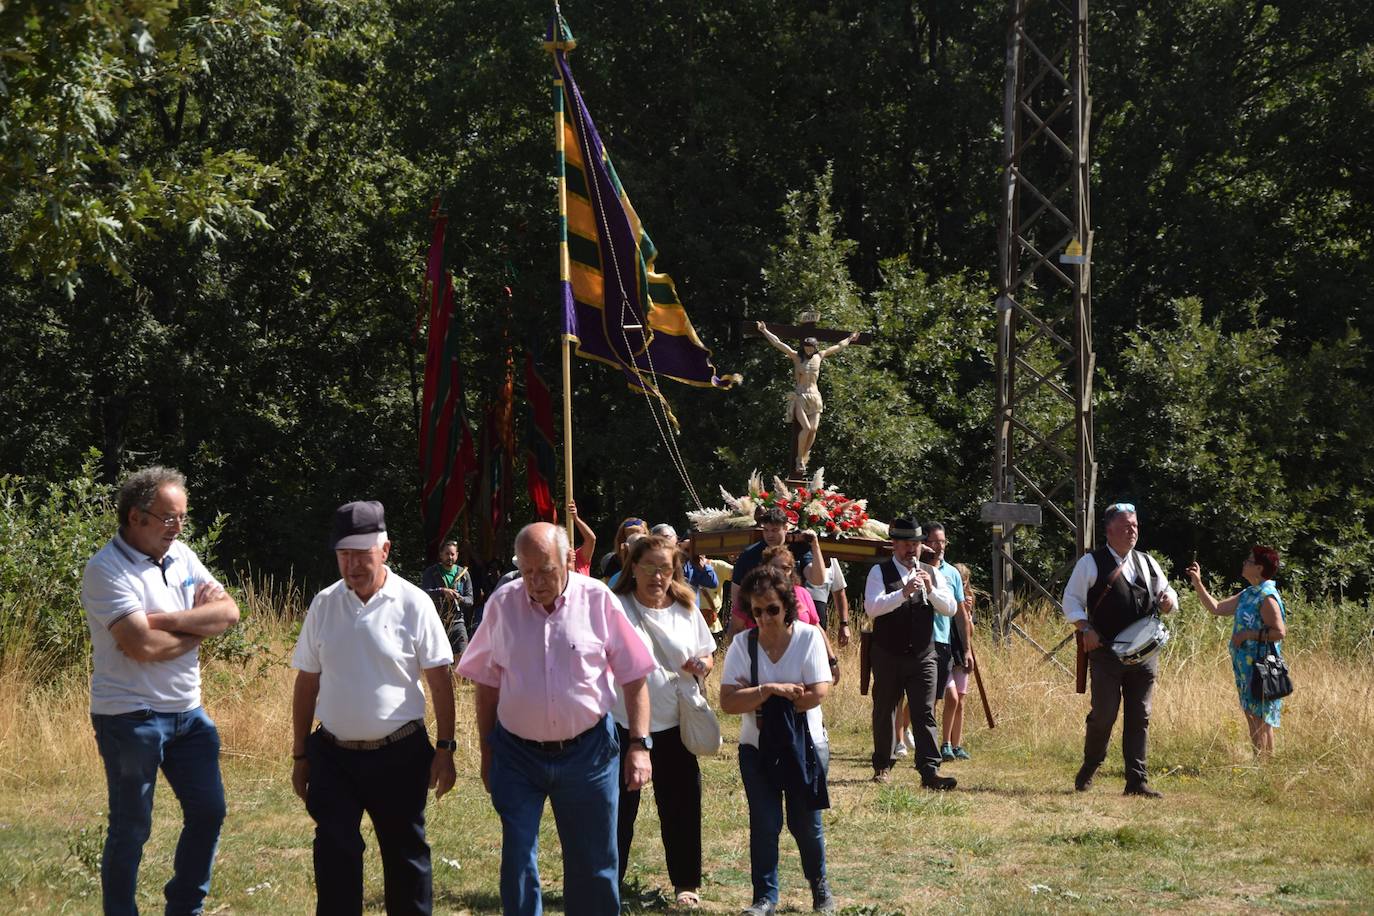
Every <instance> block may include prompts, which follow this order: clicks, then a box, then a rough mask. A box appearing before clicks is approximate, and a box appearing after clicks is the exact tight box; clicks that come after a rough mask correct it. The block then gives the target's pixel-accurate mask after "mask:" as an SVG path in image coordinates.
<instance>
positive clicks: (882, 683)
mask: <svg viewBox="0 0 1374 916" xmlns="http://www.w3.org/2000/svg"><path fill="white" fill-rule="evenodd" d="M869 657H870V659H871V663H872V671H873V769H875V770H885V769H888V768H890V767H892V766H893V765H894V764H896V762H897V758H895V757H893V756H892V740H893V721H892V715H893V713H895V712H896V711H897V703H898V702H900V701H901V699H902V697H903V696H904V695H905V696H906V702H907V706H908V707H909V708H910V709H911V731H912V733H913V734H914V735H915V736H916V769H918V770H920V771H921V777H922V778H924V779H929V778H931V777H933V776H935V775H937V774H938V773H939V770H940V733H939V731H937V729H936V726H935V675H936V667H937V663H936V658H935V651H934V650H933V649H927V650H926V651H925V652H922V653H920V654H918V655H898V654H896V653H894V652H890V651H888V650H887V649H884V648H883V647H882V646H881V645H879V644H878V643H877V642H876V641H875V642H874V643H873V648H872V650H871V651H870V653H869Z"/></svg>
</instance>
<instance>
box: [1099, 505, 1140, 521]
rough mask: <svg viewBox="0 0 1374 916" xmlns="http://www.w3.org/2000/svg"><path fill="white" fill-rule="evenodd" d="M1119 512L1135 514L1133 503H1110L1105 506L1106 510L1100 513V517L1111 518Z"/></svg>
mask: <svg viewBox="0 0 1374 916" xmlns="http://www.w3.org/2000/svg"><path fill="white" fill-rule="evenodd" d="M1120 512H1129V513H1131V514H1132V515H1135V505H1134V504H1133V503H1112V504H1111V505H1110V506H1108V507H1107V511H1106V512H1103V513H1102V517H1103V518H1111V517H1112V516H1113V515H1116V514H1117V513H1120Z"/></svg>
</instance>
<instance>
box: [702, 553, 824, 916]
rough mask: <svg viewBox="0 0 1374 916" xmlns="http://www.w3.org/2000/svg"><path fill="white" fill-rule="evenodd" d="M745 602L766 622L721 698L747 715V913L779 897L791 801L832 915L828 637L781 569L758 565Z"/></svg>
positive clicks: (741, 651)
mask: <svg viewBox="0 0 1374 916" xmlns="http://www.w3.org/2000/svg"><path fill="white" fill-rule="evenodd" d="M739 606H740V607H741V608H742V609H743V610H744V612H745V614H746V615H748V616H749V617H750V618H751V619H752V620H754V621H755V622H756V623H757V624H758V627H757V629H755V630H750V631H748V632H746V633H741V634H740V635H739V636H737V637H736V638H735V640H734V642H732V643H731V644H730V651H729V652H728V653H726V656H725V673H724V674H723V675H722V682H721V687H720V706H721V709H723V710H724V711H725V712H728V713H734V714H736V715H739V716H740V734H739V769H740V776H741V777H742V779H743V781H744V794H745V797H746V799H747V800H748V803H749V869H750V873H751V876H752V879H753V891H754V903H753V905H752V906H750V907H749V908H748V909H746V910H745V911H744V913H745V914H746V916H772V914H773V913H774V912H776V910H777V905H778V837H779V836H780V835H781V833H782V825H783V810H784V806H785V807H786V812H787V816H786V821H787V828H788V830H789V831H790V832H791V833H792V836H793V838H794V839H795V840H796V841H797V850H798V852H799V853H800V854H801V861H802V872H803V873H804V874H805V875H806V879H807V881H808V882H810V884H811V903H812V907H813V908H814V909H815V911H816V912H818V913H833V912H834V911H835V898H834V897H833V896H832V895H831V893H830V886H829V883H828V882H827V880H826V875H825V834H824V831H823V829H822V826H821V811H822V810H823V809H825V808H828V807H829V806H830V800H829V795H828V791H827V788H826V771H827V770H828V769H829V766H830V746H829V740H828V738H827V737H826V733H825V725H824V723H823V721H822V719H821V709H820V706H821V701H822V700H823V699H824V698H825V695H826V692H827V691H828V690H829V689H830V681H831V676H830V666H829V664H828V659H827V653H826V644H825V638H824V636H823V634H822V633H821V631H820V629H819V628H817V627H815V626H812V625H811V624H807V623H802V622H801V621H800V620H798V619H797V595H796V590H795V589H794V587H793V585H792V581H791V579H790V578H789V577H788V576H787V575H786V574H785V573H784V572H783V571H782V570H780V569H777V568H775V567H771V566H759V567H757V568H755V569H754V570H753V571H751V572H750V573H749V575H748V576H746V577H745V579H744V582H743V583H741V585H740V601H739Z"/></svg>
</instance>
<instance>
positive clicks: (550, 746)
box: [509, 722, 602, 754]
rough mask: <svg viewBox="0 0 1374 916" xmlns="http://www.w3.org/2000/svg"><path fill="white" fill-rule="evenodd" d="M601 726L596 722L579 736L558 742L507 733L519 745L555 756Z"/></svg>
mask: <svg viewBox="0 0 1374 916" xmlns="http://www.w3.org/2000/svg"><path fill="white" fill-rule="evenodd" d="M601 725H602V723H601V722H598V723H596V724H595V725H593V726H592V727H591V728H589V729H587V730H586V731H584V732H582V733H581V734H578V735H573V736H572V737H571V738H563V739H561V740H558V741H536V740H534V739H533V738H521V737H520V736H519V735H517V734H516V733H515V732H509V734H510V736H511V737H512V738H514V739H515V740H516V741H519V742H520V743H521V744H526V745H529V746H530V747H532V748H536V749H537V750H541V751H543V752H544V753H546V754H556V753H558V752H559V751H562V750H566V749H567V748H570V747H572V746H573V745H574V744H576V743H577V742H579V741H581V740H582V739H583V738H585V737H587V736H588V735H590V734H591V733H592V732H594V731H596V730H597V729H598V728H600V727H601Z"/></svg>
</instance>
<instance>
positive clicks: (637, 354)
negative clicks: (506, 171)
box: [544, 16, 740, 416]
mask: <svg viewBox="0 0 1374 916" xmlns="http://www.w3.org/2000/svg"><path fill="white" fill-rule="evenodd" d="M545 37H546V41H545V43H544V47H545V48H546V49H547V50H548V51H549V52H550V53H552V54H553V59H554V66H555V68H556V69H557V71H558V73H557V76H556V78H555V80H554V94H553V95H554V116H555V132H556V142H557V147H558V169H559V173H558V197H559V207H560V214H561V217H562V219H561V224H562V225H561V244H560V258H559V260H560V280H561V282H560V289H561V294H562V300H563V333H564V335H565V336H566V337H567V339H569V340H571V341H573V342H574V343H575V344H576V352H577V354H578V355H579V356H583V357H586V358H587V359H594V360H597V361H599V362H603V363H607V364H609V365H612V366H616V367H617V368H619V369H620V370H621V371H622V372H624V373H625V377H626V380H627V381H628V382H629V384H630V387H631V388H635V389H639V388H643V389H644V390H646V391H648V392H650V393H651V394H654V395H656V396H658V397H659V398H660V399H662V397H663V396H662V394H661V393H660V392H659V391H658V387H657V385H656V383H655V377H656V376H665V377H667V378H671V379H675V380H676V381H679V382H684V383H686V384H688V385H697V386H700V387H714V388H729V387H730V386H732V385H734V384H736V383H737V382H738V381H740V377H739V376H738V375H724V376H723V375H720V374H718V373H717V372H716V367H715V366H714V365H713V364H712V362H711V351H710V350H708V349H707V348H706V345H705V344H703V343H702V342H701V338H700V337H698V336H697V332H696V330H695V329H694V328H693V327H692V322H691V320H690V319H689V318H688V317H687V310H686V309H685V308H683V306H682V301H681V300H680V299H679V298H678V295H677V289H676V287H675V286H674V285H673V280H672V278H671V277H669V276H668V275H667V274H664V273H659V272H657V271H656V270H654V259H655V258H656V257H657V255H658V251H657V249H656V248H655V247H654V243H653V242H652V241H651V240H650V239H649V234H648V233H647V232H645V231H644V226H643V225H642V224H641V223H640V221H639V216H638V215H637V214H636V213H635V210H634V207H632V206H631V205H630V199H629V197H628V196H627V195H626V193H625V189H624V188H623V187H622V186H621V184H620V179H619V177H617V175H616V173H615V167H614V166H612V165H611V157H610V155H609V154H608V153H607V152H606V148H605V146H604V145H603V144H602V142H601V137H600V136H599V135H598V134H597V132H596V126H595V125H594V124H593V123H592V118H591V115H590V113H589V112H588V111H587V107H586V105H585V104H584V102H583V99H582V93H581V92H580V91H578V88H577V81H576V80H575V79H574V78H573V74H572V69H571V67H570V66H569V65H568V52H569V51H571V50H572V49H573V48H574V47H576V45H577V42H576V41H575V40H574V38H573V36H572V32H571V31H570V30H569V29H568V26H567V23H566V22H564V21H563V19H562V17H561V16H560V17H557V18H556V19H555V20H553V21H552V22H551V23H550V26H549V29H548V32H547V33H546V36H545ZM665 406H666V404H665ZM669 415H670V416H671V413H670V414H669Z"/></svg>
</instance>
